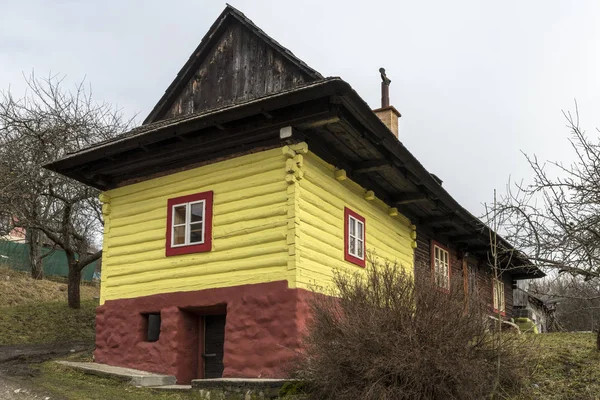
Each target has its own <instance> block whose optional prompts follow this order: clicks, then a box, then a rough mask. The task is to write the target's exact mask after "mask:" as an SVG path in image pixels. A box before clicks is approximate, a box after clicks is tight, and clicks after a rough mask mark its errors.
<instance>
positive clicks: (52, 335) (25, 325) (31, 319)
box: [0, 300, 98, 346]
mask: <svg viewBox="0 0 600 400" xmlns="http://www.w3.org/2000/svg"><path fill="white" fill-rule="evenodd" d="M97 304H98V302H97V301H96V300H84V301H82V302H81V308H80V309H79V310H73V309H70V308H69V307H68V306H67V303H66V302H64V301H59V302H49V303H36V304H24V305H19V306H15V307H0V346H2V345H15V344H36V343H57V342H63V343H64V342H71V341H87V342H90V343H93V342H94V337H95V312H96V306H97Z"/></svg>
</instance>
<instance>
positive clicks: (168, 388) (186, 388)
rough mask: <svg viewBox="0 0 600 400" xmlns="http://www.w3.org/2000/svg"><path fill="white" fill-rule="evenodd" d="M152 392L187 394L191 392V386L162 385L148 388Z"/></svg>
mask: <svg viewBox="0 0 600 400" xmlns="http://www.w3.org/2000/svg"><path fill="white" fill-rule="evenodd" d="M150 389H152V390H164V391H165V392H187V391H189V390H192V385H164V386H150Z"/></svg>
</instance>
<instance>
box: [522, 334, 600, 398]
mask: <svg viewBox="0 0 600 400" xmlns="http://www.w3.org/2000/svg"><path fill="white" fill-rule="evenodd" d="M537 336H538V338H539V340H540V351H539V352H537V355H536V358H535V359H534V360H532V362H533V363H534V364H535V370H534V373H533V377H532V379H531V382H530V383H529V385H528V386H527V387H526V388H524V389H523V390H522V391H521V393H519V394H518V395H516V396H514V397H512V399H514V400H516V399H524V400H529V399H548V400H558V399H560V400H563V399H564V400H575V399H577V400H592V399H599V398H600V352H598V351H597V350H596V348H595V344H596V337H595V335H594V334H591V333H550V334H542V335H537Z"/></svg>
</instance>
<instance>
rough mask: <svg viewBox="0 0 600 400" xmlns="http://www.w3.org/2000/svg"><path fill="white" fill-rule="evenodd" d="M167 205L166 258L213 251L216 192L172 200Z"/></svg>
mask: <svg viewBox="0 0 600 400" xmlns="http://www.w3.org/2000/svg"><path fill="white" fill-rule="evenodd" d="M167 206H168V210H167V213H168V214H167V243H166V255H167V256H174V255H179V254H189V253H200V252H204V251H210V250H211V247H212V208H213V192H203V193H196V194H192V195H189V196H182V197H176V198H173V199H169V201H168V202H167Z"/></svg>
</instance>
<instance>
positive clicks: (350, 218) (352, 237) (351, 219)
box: [347, 215, 365, 260]
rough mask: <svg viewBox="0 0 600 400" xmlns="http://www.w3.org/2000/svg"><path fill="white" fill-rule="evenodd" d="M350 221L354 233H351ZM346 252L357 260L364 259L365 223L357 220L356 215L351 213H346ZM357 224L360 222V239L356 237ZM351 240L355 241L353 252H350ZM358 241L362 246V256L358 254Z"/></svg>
mask: <svg viewBox="0 0 600 400" xmlns="http://www.w3.org/2000/svg"><path fill="white" fill-rule="evenodd" d="M352 223H354V224H355V229H354V235H353V234H352V228H351V226H352ZM347 224H348V254H349V255H351V256H352V257H354V258H358V259H359V260H364V259H365V223H364V222H362V221H361V220H359V219H358V218H356V217H353V216H352V215H348V222H347ZM358 224H360V227H361V228H360V229H361V231H362V239H361V238H359V237H358V229H356V228H358V226H359V225H358ZM352 240H355V241H356V244H357V245H356V246H354V252H352V250H351V249H352V246H350V242H351V241H352ZM358 243H361V246H362V256H359V255H358Z"/></svg>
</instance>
